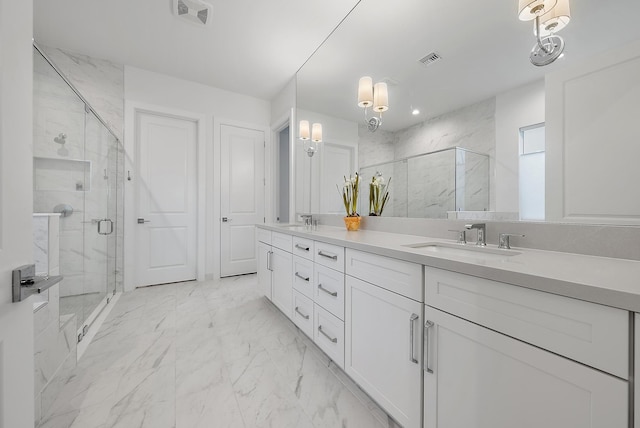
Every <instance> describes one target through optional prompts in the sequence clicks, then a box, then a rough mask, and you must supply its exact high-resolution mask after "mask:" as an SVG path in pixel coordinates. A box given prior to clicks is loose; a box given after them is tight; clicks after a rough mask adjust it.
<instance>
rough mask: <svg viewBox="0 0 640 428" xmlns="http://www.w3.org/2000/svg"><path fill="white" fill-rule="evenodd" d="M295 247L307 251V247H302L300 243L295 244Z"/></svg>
mask: <svg viewBox="0 0 640 428" xmlns="http://www.w3.org/2000/svg"><path fill="white" fill-rule="evenodd" d="M296 248H297V249H298V250H302V251H309V247H303V246H302V245H300V244H296Z"/></svg>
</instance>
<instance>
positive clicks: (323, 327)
mask: <svg viewBox="0 0 640 428" xmlns="http://www.w3.org/2000/svg"><path fill="white" fill-rule="evenodd" d="M313 319H314V321H313V341H314V342H315V343H316V345H318V346H319V347H320V349H322V350H323V351H324V352H325V354H327V355H328V356H329V358H331V359H332V360H333V361H334V362H335V363H336V364H337V365H338V366H339V367H340V368H342V369H344V322H342V321H340V320H339V319H338V318H336V317H335V316H333V315H331V314H330V313H329V312H328V311H326V310H324V309H323V308H322V307H320V306H318V305H315V306H314V308H313Z"/></svg>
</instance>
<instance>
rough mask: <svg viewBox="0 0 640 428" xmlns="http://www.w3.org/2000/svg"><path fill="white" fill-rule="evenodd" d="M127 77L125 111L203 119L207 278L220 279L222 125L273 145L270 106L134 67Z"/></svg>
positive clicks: (127, 122)
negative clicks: (260, 135)
mask: <svg viewBox="0 0 640 428" xmlns="http://www.w3.org/2000/svg"><path fill="white" fill-rule="evenodd" d="M124 76H125V78H124V79H125V105H128V104H132V103H134V104H135V103H138V104H145V105H153V106H158V107H163V108H167V109H170V110H180V111H184V112H191V113H194V114H196V115H199V116H204V117H205V142H206V153H205V156H206V160H205V170H206V180H205V183H206V190H205V192H206V200H205V218H206V225H205V233H206V243H205V246H206V251H205V260H206V265H205V274H206V275H207V277H215V278H217V277H219V274H220V254H219V241H218V239H219V236H220V222H219V218H220V199H219V195H220V125H221V124H225V123H228V124H232V125H244V126H249V127H253V128H255V129H262V130H264V131H265V138H266V139H267V143H269V140H270V132H269V125H270V123H271V105H270V103H269V101H265V100H261V99H258V98H254V97H250V96H247V95H241V94H237V93H233V92H229V91H225V90H222V89H218V88H214V87H211V86H206V85H202V84H199V83H195V82H190V81H186V80H182V79H178V78H175V77H171V76H166V75H163V74H159V73H154V72H150V71H146V70H142V69H139V68H135V67H130V66H125V73H124ZM131 119H132V118H130V117H129V116H128V115H126V116H125V129H132V127H133V123H130V120H131ZM125 138H126V136H125ZM127 157H128V156H127ZM128 158H129V157H128ZM267 192H268V190H267ZM269 194H270V193H267V195H269ZM267 199H270V198H267ZM267 212H269V211H268V210H267ZM125 258H126V255H125ZM130 274H131V273H130V272H127V275H130Z"/></svg>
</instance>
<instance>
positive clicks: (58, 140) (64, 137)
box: [53, 132, 67, 144]
mask: <svg viewBox="0 0 640 428" xmlns="http://www.w3.org/2000/svg"><path fill="white" fill-rule="evenodd" d="M53 141H55V142H56V143H58V144H64V143H66V142H67V134H65V133H64V132H61V133H59V134H58V136H57V137H55V138H54V139H53Z"/></svg>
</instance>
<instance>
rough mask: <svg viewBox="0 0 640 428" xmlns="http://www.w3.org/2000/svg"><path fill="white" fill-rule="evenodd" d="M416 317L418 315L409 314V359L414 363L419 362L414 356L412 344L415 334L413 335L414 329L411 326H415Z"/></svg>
mask: <svg viewBox="0 0 640 428" xmlns="http://www.w3.org/2000/svg"><path fill="white" fill-rule="evenodd" d="M418 318H420V317H419V316H418V315H416V314H411V317H409V361H411V362H412V363H415V364H419V363H418V360H417V359H416V357H415V352H414V346H413V343H414V342H415V336H414V330H415V329H414V328H413V327H414V326H415V324H416V320H417V319H418Z"/></svg>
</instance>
